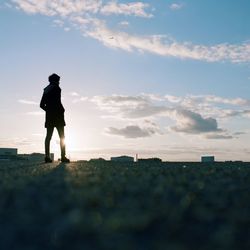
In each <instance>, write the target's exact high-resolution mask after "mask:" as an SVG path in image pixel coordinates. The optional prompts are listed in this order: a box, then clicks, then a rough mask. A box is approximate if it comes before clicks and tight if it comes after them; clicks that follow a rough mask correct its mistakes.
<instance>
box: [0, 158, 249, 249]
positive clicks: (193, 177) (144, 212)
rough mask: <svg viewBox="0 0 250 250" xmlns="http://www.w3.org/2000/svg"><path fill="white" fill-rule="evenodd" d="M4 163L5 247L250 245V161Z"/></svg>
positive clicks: (0, 211)
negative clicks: (236, 162) (232, 162)
mask: <svg viewBox="0 0 250 250" xmlns="http://www.w3.org/2000/svg"><path fill="white" fill-rule="evenodd" d="M183 165H184V164H176V165H173V164H170V163H166V164H145V165H143V164H142V165H137V164H133V163H132V164H130V165H126V164H120V163H116V164H113V163H110V162H106V163H105V162H104V163H101V162H100V163H97V162H96V163H89V162H86V163H70V164H68V165H65V164H59V163H53V164H37V163H36V164H35V163H30V162H25V161H16V162H7V161H6V162H0V197H1V198H0V249H1V250H5V249H6V250H12V249H17V250H36V249H39V250H40V249H41V250H46V249H79V250H82V249H83V250H85V249H87V250H88V249H91V250H94V249H107V250H112V249H118V250H123V249H129V250H133V249H135V250H149V249H150V250H151V249H152V250H158V249H159V250H161V249H162V250H165V249H166V250H186V249H190V250H191V249H192V250H208V249H209V250H210V249H213V250H216V249H218V250H224V249H225V250H242V249H247V250H249V249H250V164H243V163H242V164H241V163H239V164H235V165H234V164H233V165H230V164H223V165H220V164H215V165H210V166H201V164H197V165H192V164H189V165H188V164H187V165H185V166H183Z"/></svg>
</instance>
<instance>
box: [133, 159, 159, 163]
mask: <svg viewBox="0 0 250 250" xmlns="http://www.w3.org/2000/svg"><path fill="white" fill-rule="evenodd" d="M137 162H139V163H144V162H147V163H161V162H162V160H161V159H160V158H147V159H138V160H137Z"/></svg>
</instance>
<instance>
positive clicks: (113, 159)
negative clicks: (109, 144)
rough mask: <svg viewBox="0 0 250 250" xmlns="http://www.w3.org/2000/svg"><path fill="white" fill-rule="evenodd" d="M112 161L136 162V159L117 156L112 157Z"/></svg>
mask: <svg viewBox="0 0 250 250" xmlns="http://www.w3.org/2000/svg"><path fill="white" fill-rule="evenodd" d="M110 160H111V161H119V162H134V157H132V156H127V155H122V156H117V157H111V158H110Z"/></svg>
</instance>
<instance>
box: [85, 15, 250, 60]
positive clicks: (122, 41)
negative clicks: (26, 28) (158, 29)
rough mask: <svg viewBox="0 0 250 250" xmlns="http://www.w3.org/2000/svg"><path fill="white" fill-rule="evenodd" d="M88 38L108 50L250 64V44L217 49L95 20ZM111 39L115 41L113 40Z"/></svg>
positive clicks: (216, 47) (220, 46)
mask: <svg viewBox="0 0 250 250" xmlns="http://www.w3.org/2000/svg"><path fill="white" fill-rule="evenodd" d="M86 35H87V36H90V37H93V38H95V39H97V40H98V41H100V42H102V43H103V44H104V45H105V46H108V47H112V48H119V49H123V50H126V51H130V52H132V51H134V50H137V51H140V52H149V53H153V54H157V55H161V56H166V57H177V58H181V59H193V60H200V61H207V62H219V61H230V62H233V63H239V62H249V61H250V44H248V43H243V44H238V45H232V44H226V43H225V44H218V45H214V46H206V45H196V44H192V43H189V42H183V43H180V42H177V41H174V40H172V39H168V37H167V36H162V35H160V36H159V35H152V36H137V35H130V34H128V33H126V32H121V31H114V30H111V29H109V28H108V27H107V26H106V24H105V23H104V22H102V21H100V20H96V21H95V23H94V25H93V26H92V28H91V29H90V30H88V31H86ZM111 38H112V39H111Z"/></svg>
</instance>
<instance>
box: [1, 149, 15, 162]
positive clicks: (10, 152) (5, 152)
mask: <svg viewBox="0 0 250 250" xmlns="http://www.w3.org/2000/svg"><path fill="white" fill-rule="evenodd" d="M16 158H17V148H0V159H1V160H12V159H16Z"/></svg>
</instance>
